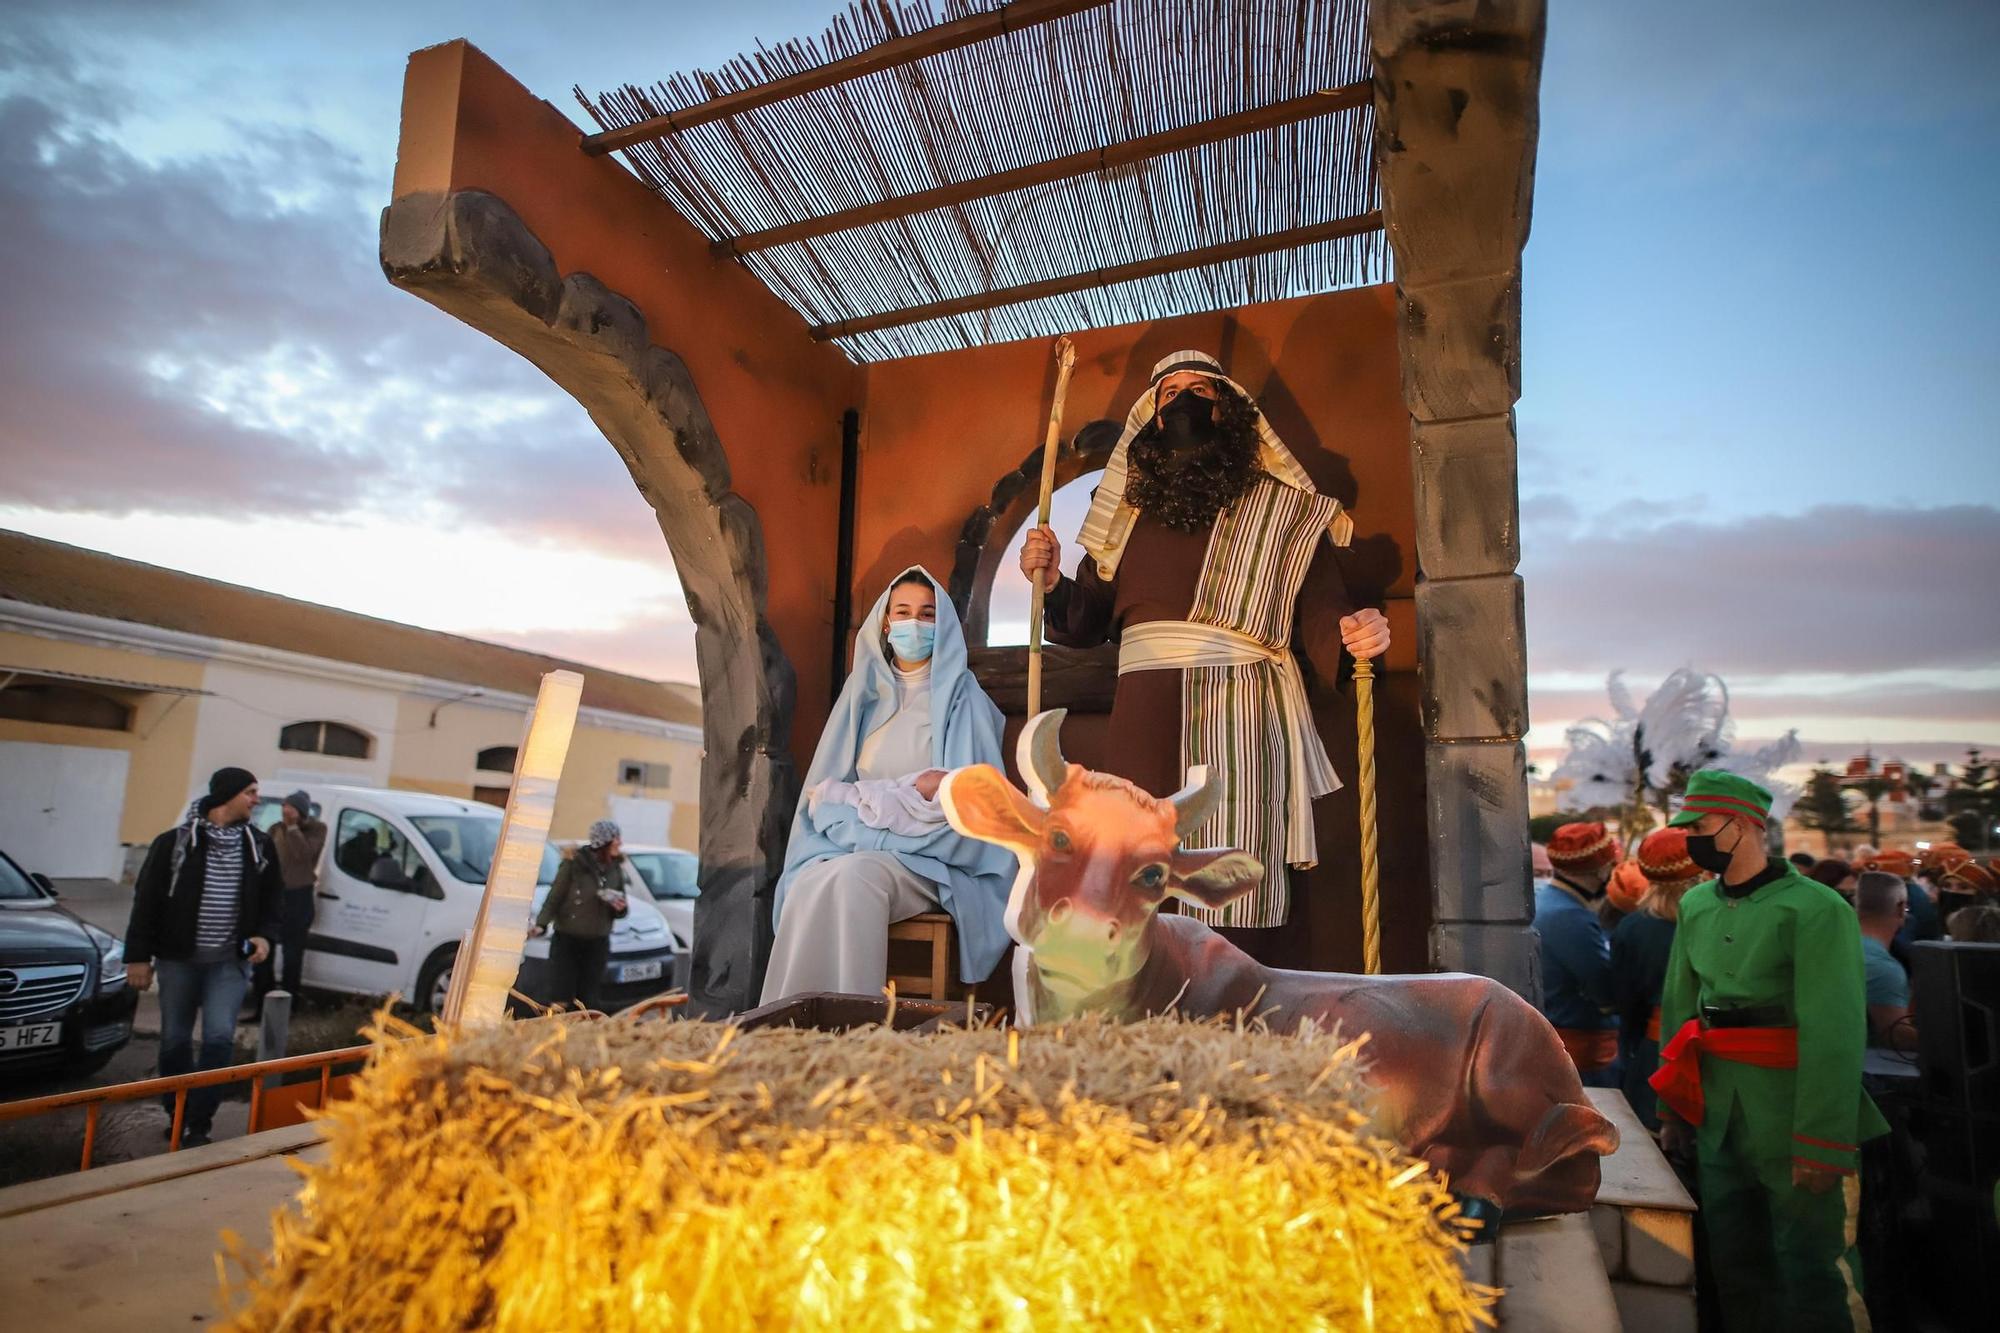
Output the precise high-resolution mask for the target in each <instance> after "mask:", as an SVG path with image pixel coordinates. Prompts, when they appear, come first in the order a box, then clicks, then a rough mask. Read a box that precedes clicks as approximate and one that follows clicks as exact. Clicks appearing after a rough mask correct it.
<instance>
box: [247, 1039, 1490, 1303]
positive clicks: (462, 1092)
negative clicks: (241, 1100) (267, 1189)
mask: <svg viewBox="0 0 2000 1333" xmlns="http://www.w3.org/2000/svg"><path fill="white" fill-rule="evenodd" d="M384 1028H385V1030H384V1031H381V1032H378V1034H377V1039H378V1042H379V1045H378V1050H377V1053H376V1056H375V1059H374V1062H373V1064H372V1065H371V1067H370V1068H369V1070H368V1071H367V1073H366V1074H365V1075H364V1076H363V1077H361V1078H359V1079H357V1080H356V1085H355V1089H354V1092H355V1095H354V1096H353V1097H352V1098H351V1099H350V1100H347V1101H343V1102H338V1103H336V1104H335V1106H334V1109H333V1110H332V1111H331V1112H330V1113H329V1114H328V1117H327V1120H328V1130H329V1142H330V1146H331V1152H330V1154H329V1157H328V1160H327V1161H326V1162H325V1163H324V1164H323V1165H320V1166H317V1167H309V1168H305V1176H306V1181H305V1186H304V1189H303V1190H302V1192H301V1198H300V1201H299V1208H298V1211H297V1212H296V1213H294V1212H289V1211H287V1212H280V1213H279V1214H278V1215H277V1218H276V1219H275V1223H274V1226H275V1234H274V1244H273V1248H272V1250H271V1252H270V1253H269V1254H268V1255H263V1256H258V1255H252V1254H250V1253H248V1252H247V1251H246V1249H245V1247H243V1246H242V1244H241V1243H240V1242H237V1241H235V1240H233V1238H232V1241H231V1245H230V1248H231V1250H232V1252H233V1253H232V1255H231V1257H230V1259H229V1260H228V1261H227V1262H225V1263H224V1264H223V1271H224V1273H225V1279H224V1285H225V1291H224V1301H225V1304H226V1306H227V1307H228V1310H229V1313H230V1315H231V1316H232V1322H231V1324H230V1327H233V1328H236V1329H242V1330H248V1329H299V1330H320V1329H333V1328H340V1329H363V1330H367V1329H443V1328H466V1329H475V1328H476V1329H496V1330H508V1331H510V1333H511V1331H513V1330H546V1329H567V1328H590V1329H607V1330H625V1329H640V1328H648V1329H650V1328H658V1327H662V1326H671V1327H676V1328H680V1329H686V1330H702V1329H713V1330H723V1329H727V1330H732V1333H733V1331H734V1330H741V1329H745V1328H791V1329H833V1328H840V1329H929V1328H935V1329H1029V1328H1033V1329H1070V1328H1111V1329H1120V1328H1194V1329H1226V1328H1249V1327H1288V1328H1362V1327H1372V1328H1379V1329H1385V1330H1389V1329H1427V1330H1428V1329H1435V1328H1454V1327H1456V1328H1466V1327H1471V1326H1473V1325H1474V1324H1475V1323H1485V1322H1490V1319H1489V1317H1488V1315H1487V1309H1488V1307H1489V1306H1490V1304H1491V1297H1492V1295H1493V1293H1492V1292H1490V1291H1488V1290H1486V1289H1484V1288H1479V1287H1473V1286H1468V1285H1467V1284H1466V1283H1465V1281H1464V1279H1463V1277H1462V1275H1461V1272H1460V1268H1459V1262H1458V1256H1459V1251H1460V1249H1461V1248H1462V1246H1463V1238H1462V1235H1461V1230H1460V1225H1459V1222H1458V1218H1457V1209H1456V1205H1455V1204H1453V1203H1452V1202H1451V1200H1450V1198H1449V1196H1448V1195H1447V1194H1446V1193H1445V1192H1444V1190H1443V1188H1442V1186H1441V1185H1440V1184H1439V1183H1438V1182H1437V1181H1436V1179H1435V1178H1434V1177H1433V1176H1431V1175H1430V1173H1429V1172H1428V1171H1427V1170H1426V1169H1425V1168H1424V1166H1423V1164H1422V1163H1420V1162H1417V1161H1415V1160H1413V1159H1410V1158H1408V1157H1406V1156H1404V1155H1403V1154H1402V1153H1401V1152H1400V1151H1399V1150H1398V1149H1396V1148H1395V1147H1394V1146H1393V1145H1391V1144H1390V1143H1388V1142H1387V1141H1385V1140H1383V1139H1381V1138H1380V1137H1378V1136H1376V1135H1374V1134H1373V1133H1371V1132H1370V1126H1369V1121H1368V1114H1367V1110H1366V1106H1367V1093H1366V1088H1365V1085H1364V1083H1363V1081H1362V1070H1361V1065H1360V1062H1359V1061H1358V1060H1357V1058H1356V1048H1357V1047H1358V1045H1359V1043H1349V1044H1342V1043H1341V1042H1340V1041H1339V1040H1338V1038H1337V1037H1336V1036H1332V1035H1325V1034H1315V1033H1312V1032H1307V1033H1305V1034H1304V1035H1302V1036H1299V1037H1277V1036H1273V1035H1271V1034H1269V1033H1267V1032H1263V1031H1261V1030H1258V1029H1256V1028H1254V1027H1241V1026H1235V1025H1225V1024H1220V1023H1190V1022H1186V1021H1182V1020H1178V1019H1155V1020H1150V1021H1148V1022H1144V1023H1137V1024H1130V1025H1122V1026H1121V1025H1112V1024H1107V1023H1100V1022H1086V1023H1078V1024H1073V1025H1069V1026H1067V1027H1060V1028H1050V1029H1041V1028H1038V1029H1035V1030H1034V1031H1032V1032H1025V1033H1017V1032H1012V1031H1006V1030H1000V1029H992V1028H989V1029H982V1030H974V1031H964V1030H947V1031H944V1032H940V1033H936V1034H933V1035H914V1034H910V1033H897V1032H892V1031H890V1030H888V1029H886V1028H870V1029H861V1030H857V1031H854V1032H851V1033H847V1034H832V1033H824V1032H816V1031H807V1030H795V1029H785V1028H778V1029H759V1030H756V1031H749V1032H745V1031H741V1030H738V1029H735V1028H732V1027H728V1026H726V1025H718V1024H708V1023H699V1022H682V1023H661V1022H644V1021H638V1022H635V1021H630V1020H615V1019H614V1020H608V1021H601V1022H543V1023H524V1024H514V1025H502V1026H498V1027H494V1028H489V1029H484V1030H478V1031H468V1032H463V1033H459V1034H455V1035H437V1036H434V1035H428V1034H419V1033H416V1032H414V1030H411V1029H407V1028H405V1027H403V1026H401V1025H394V1024H393V1023H392V1021H390V1020H386V1019H385V1020H384ZM390 1029H393V1030H390ZM232 1269H233V1270H234V1271H233V1272H232V1271H231V1270H232Z"/></svg>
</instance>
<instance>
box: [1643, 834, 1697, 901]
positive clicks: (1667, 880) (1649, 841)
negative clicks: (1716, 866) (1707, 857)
mask: <svg viewBox="0 0 2000 1333" xmlns="http://www.w3.org/2000/svg"><path fill="white" fill-rule="evenodd" d="M1638 863H1639V869H1641V870H1642V871H1644V872H1645V874H1646V878H1647V879H1648V880H1650V881H1652V882H1653V883H1655V884H1659V885H1664V886H1666V887H1669V888H1671V887H1675V886H1678V885H1681V884H1689V883H1693V882H1694V881H1695V880H1698V879H1703V878H1706V876H1705V874H1704V872H1703V871H1702V870H1701V868H1700V867H1699V866H1697V865H1695V863H1694V861H1693V860H1692V859H1690V858H1689V856H1688V835H1687V830H1686V829H1684V828H1663V829H1654V830H1653V831H1652V832H1651V833H1648V834H1647V835H1646V836H1645V838H1644V839H1643V840H1642V841H1641V842H1640V843H1639V856H1638Z"/></svg>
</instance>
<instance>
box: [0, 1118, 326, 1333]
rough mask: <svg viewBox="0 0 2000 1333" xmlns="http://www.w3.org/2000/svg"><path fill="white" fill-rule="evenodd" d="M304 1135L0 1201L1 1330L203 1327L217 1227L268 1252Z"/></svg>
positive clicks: (284, 1133) (43, 1186) (19, 1188)
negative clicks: (1, 1261) (2, 1261)
mask: <svg viewBox="0 0 2000 1333" xmlns="http://www.w3.org/2000/svg"><path fill="white" fill-rule="evenodd" d="M324 1151H325V1149H324V1148H323V1147H322V1146H321V1145H320V1135H319V1130H318V1128H317V1127H316V1126H313V1125H293V1126H290V1127H288V1128H285V1129H274V1130H270V1131H268V1132H267V1133H263V1134H251V1135H247V1136H245V1137H243V1138H240V1139H230V1140H227V1141H226V1142H223V1143H216V1144H211V1145H209V1146H208V1147H205V1148H189V1149H186V1150H184V1151H182V1152H177V1153H162V1154H161V1155H159V1156H157V1157H146V1158H141V1159H140V1160H138V1161H134V1162H121V1163H119V1164H118V1165H116V1166H107V1167H100V1168H98V1169H97V1170H94V1171H83V1172H78V1173H76V1174H74V1175H67V1176H57V1177H55V1178H53V1179H50V1180H37V1181H33V1182H31V1183H29V1184H26V1185H16V1186H14V1187H12V1188H11V1189H5V1190H0V1254H5V1255H6V1256H7V1264H6V1272H5V1276H4V1277H0V1303H4V1308H5V1309H6V1311H7V1314H6V1321H5V1322H6V1324H7V1326H8V1327H10V1328H34V1329H62V1330H64V1333H99V1330H102V1331H103V1333H133V1330H136V1329H150V1328H198V1327H200V1326H201V1325H203V1324H206V1323H208V1322H210V1321H212V1320H213V1319H214V1318H215V1317H216V1315H217V1313H218V1311H219V1306H218V1304H217V1299H216V1294H217V1292H216V1267H215V1262H216V1259H215V1257H216V1254H217V1253H218V1251H219V1250H220V1248H221V1242H220V1237H221V1234H222V1232H223V1230H224V1229H225V1228H227V1229H230V1230H233V1231H235V1232H236V1233H237V1234H238V1235H240V1236H242V1237H243V1239H244V1240H245V1242H246V1243H248V1244H250V1245H253V1246H261V1245H265V1244H268V1242H269V1239H270V1234H271V1230H270V1227H271V1216H272V1214H273V1213H275V1212H276V1211H277V1210H278V1209H280V1208H282V1207H285V1206H286V1205H287V1204H288V1203H290V1202H291V1199H292V1196H293V1194H294V1193H295V1192H296V1191H297V1189H298V1184H299V1177H298V1172H296V1171H295V1170H293V1169H292V1161H293V1159H294V1158H298V1159H300V1160H305V1161H312V1160H316V1159H317V1158H318V1157H319V1156H320V1155H321V1154H322V1153H324Z"/></svg>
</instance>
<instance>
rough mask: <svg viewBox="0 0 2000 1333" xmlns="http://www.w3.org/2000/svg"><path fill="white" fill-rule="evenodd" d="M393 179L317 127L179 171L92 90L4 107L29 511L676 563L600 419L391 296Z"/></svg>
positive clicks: (19, 498)
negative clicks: (200, 519) (282, 527)
mask: <svg viewBox="0 0 2000 1333" xmlns="http://www.w3.org/2000/svg"><path fill="white" fill-rule="evenodd" d="M79 98H81V94H79ZM367 185H368V179H367V173H366V172H364V171H363V170H362V168H361V167H360V165H359V164H358V162H357V160H356V159H355V158H354V156H353V155H352V154H350V153H347V152H345V151H343V150H342V149H341V148H339V147H338V146H337V145H335V144H333V143H332V142H330V141H328V140H326V139H325V138H323V137H321V136H319V135H317V134H315V133H313V132H311V131H302V130H295V129H294V130H288V129H256V128H252V129H247V130H246V131H245V132H244V133H243V135H242V136H241V137H240V139H239V146H238V148H237V149H236V150H234V151H233V152H232V153H231V154H229V155H226V156H219V157H217V156H211V157H204V158H199V159H194V160H189V161H172V162H167V163H163V164H156V163H148V162H145V161H142V160H140V159H139V158H138V157H136V156H135V155H134V154H132V153H129V152H127V151H125V150H124V149H123V148H122V147H120V146H119V145H118V144H117V143H115V142H113V141H112V140H111V139H109V138H108V137H106V136H105V134H104V127H103V126H102V124H100V123H99V122H96V121H94V120H92V119H91V118H90V117H88V116H85V115H81V114H80V113H79V112H78V111H77V110H76V103H74V102H72V101H71V100H70V99H68V98H67V97H65V98H64V99H63V100H62V102H61V104H60V105H57V104H56V102H55V101H53V100H50V99H47V98H44V97H41V96H37V95H31V94H24V93H17V94H15V95H13V96H11V97H8V98H6V99H4V100H0V231H4V234H5V235H6V236H7V238H8V244H7V245H6V246H5V247H4V248H0V284H4V287H5V289H6V290H7V291H8V292H9V306H10V309H11V310H13V311H15V312H19V313H18V316H17V317H15V318H11V319H9V320H8V321H6V323H5V325H4V326H0V401H4V402H5V403H6V404H7V407H6V411H5V412H4V413H0V453H4V454H5V456H6V458H7V460H8V464H9V466H8V469H7V472H8V482H7V486H6V488H5V498H6V500H7V501H8V502H10V503H14V504H24V505H31V506H37V507H42V508H47V509H57V510H84V511H93V512H108V513H130V512H135V511H146V512H156V513H190V514H212V513H215V512H218V511H227V510H229V509H231V508H236V509H241V510H243V511H245V512H255V513H283V514H290V515H298V514H305V515H311V516H319V517H343V518H353V519H358V520H363V521H365V520H367V519H368V518H371V517H374V518H381V517H388V518H390V519H404V518H410V519H420V520H421V521H429V522H441V523H448V524H474V525H482V526H490V527H499V528H503V529H510V530H516V531H519V532H520V533H522V534H523V535H524V536H526V537H529V538H546V539H552V540H558V541H561V542H562V543H564V544H566V545H571V546H581V547H587V548H591V549H597V550H603V551H605V552H608V553H616V554H621V555H628V556H639V557H641V558H658V559H662V560H663V559H664V558H665V546H664V543H663V542H662V541H661V539H660V537H659V533H658V529H657V527H656V526H654V525H653V524H652V521H651V515H650V510H648V508H647V507H646V505H645V503H644V501H643V500H641V499H640V498H639V497H638V495H637V493H636V492H635V490H634V488H633V487H632V484H631V481H630V479H629V477H628V476H627V475H626V473H625V471H624V468H623V465H622V464H621V463H620V462H619V460H618V458H617V455H616V454H615V453H614V452H613V451H612V450H611V448H610V446H609V445H608V444H607V443H605V441H604V440H603V439H602V437H601V436H599V435H598V434H597V432H596V431H595V429H594V428H593V427H592V426H591V425H590V422H589V419H588V417H587V416H586V415H585V414H584V413H583V411H582V409H581V408H580V407H578V406H577V405H576V404H575V403H573V402H572V401H571V400H570V399H569V398H568V397H566V396H565V395H563V394H562V393H561V392H560V391H559V390H557V389H555V388H554V386H552V385H550V384H549V383H548V382H547V381H546V380H545V379H543V378H542V377H541V375H540V374H539V372H537V371H535V370H534V368H533V367H531V366H529V365H527V364H526V363H525V362H523V361H520V360H519V359H518V358H516V357H515V356H514V355H513V354H512V353H510V352H507V351H505V350H503V349H501V348H499V347H496V346H494V345H493V344H491V343H489V342H488V341H486V340H485V339H484V338H482V337H480V336H479V335H477V334H475V333H473V332H472V331H470V330H468V329H465V328H463V327H462V326H460V325H458V324H457V323H456V322H455V321H453V320H451V319H450V318H449V317H447V316H445V315H443V314H442V313H440V312H438V311H436V310H434V309H432V308H430V307H428V306H426V305H424V304H423V303H421V302H419V301H417V300H415V299H413V298H411V297H410V296H408V295H406V294H404V293H401V292H397V291H395V290H394V289H392V288H391V287H390V286H389V285H388V284H387V283H386V282H384V281H383V279H382V275H381V272H380V270H379V268H378V267H377V261H376V254H375V232H374V219H373V217H372V216H371V215H370V214H368V213H367V212H366V211H365V210H363V209H360V208H358V207H355V206H354V204H353V202H352V201H353V200H354V199H355V198H357V197H360V196H361V195H363V194H364V193H366V187H367Z"/></svg>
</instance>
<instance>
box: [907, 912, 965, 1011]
mask: <svg viewBox="0 0 2000 1333" xmlns="http://www.w3.org/2000/svg"><path fill="white" fill-rule="evenodd" d="M897 944H922V945H928V946H929V948H930V965H929V968H928V970H927V971H925V972H910V971H903V972H898V970H897V964H898V962H899V961H902V962H903V963H905V965H907V963H908V961H909V957H908V954H907V952H905V951H899V950H898V949H897V948H896V947H895V946H896V945H897ZM899 953H902V954H903V957H902V959H900V960H899V958H898V954H899ZM957 956H958V940H957V937H956V932H955V931H954V929H953V927H952V921H951V913H949V912H924V913H921V914H919V915H917V916H913V917H910V918H908V919H907V920H904V921H897V922H894V923H892V924H891V925H890V927H889V980H890V981H893V982H894V983H895V984H896V994H898V995H908V996H910V997H911V998H913V999H920V1000H945V999H957V998H959V997H961V996H962V995H964V993H965V988H964V987H963V986H961V985H959V984H958V982H957V979H956V970H955V968H954V966H953V963H954V960H955V959H956V958H957Z"/></svg>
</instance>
